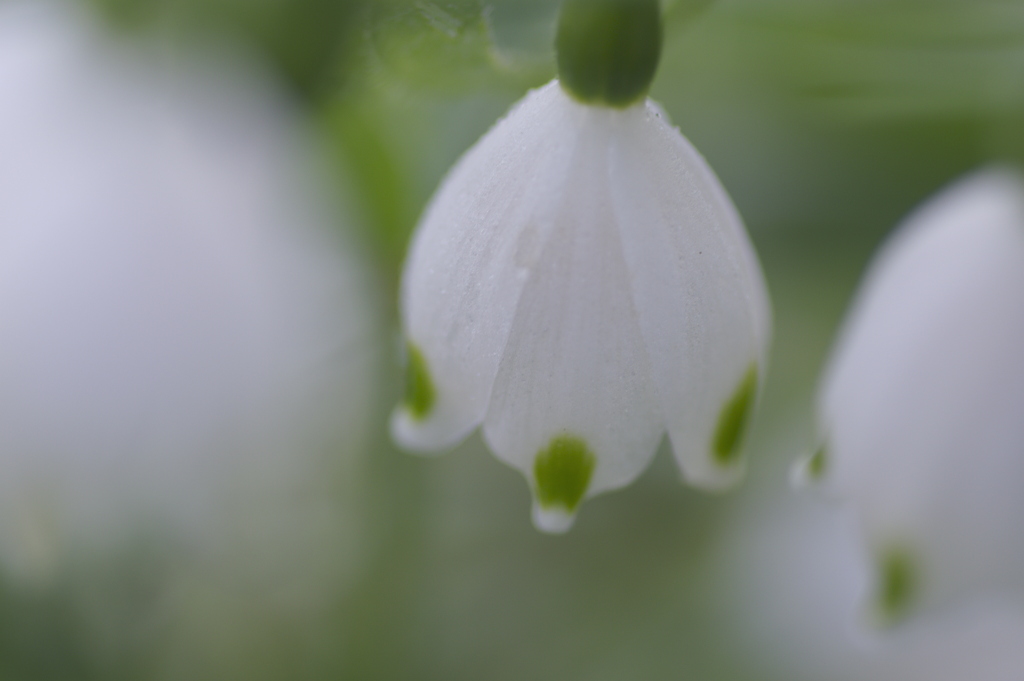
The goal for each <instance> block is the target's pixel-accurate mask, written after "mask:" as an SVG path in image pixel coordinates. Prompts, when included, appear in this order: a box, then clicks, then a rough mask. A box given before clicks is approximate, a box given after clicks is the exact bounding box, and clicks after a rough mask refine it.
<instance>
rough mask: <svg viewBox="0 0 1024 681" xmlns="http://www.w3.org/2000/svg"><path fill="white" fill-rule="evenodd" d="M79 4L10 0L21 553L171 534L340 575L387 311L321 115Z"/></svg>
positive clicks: (3, 131) (252, 572)
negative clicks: (327, 175) (339, 228)
mask: <svg viewBox="0 0 1024 681" xmlns="http://www.w3.org/2000/svg"><path fill="white" fill-rule="evenodd" d="M70 8H71V5H64V4H38V3H36V4H21V3H11V4H7V5H5V6H3V7H2V8H0V102H2V103H3V104H2V106H0V506H2V509H3V510H2V512H0V561H2V562H3V563H4V564H5V565H6V567H8V568H9V569H13V570H15V571H16V572H19V573H21V574H22V575H26V576H28V577H30V578H31V577H33V576H39V575H43V576H44V577H45V574H46V573H48V572H52V571H53V570H56V569H57V566H59V564H60V561H61V560H62V559H63V558H64V557H66V556H67V555H68V554H70V553H72V552H74V551H78V550H84V551H86V552H89V553H93V554H95V553H96V552H98V551H103V550H105V549H107V548H110V547H112V546H116V545H118V544H120V543H123V542H124V541H127V538H129V537H130V536H131V535H133V534H138V533H154V534H155V535H157V536H169V537H173V538H175V539H177V540H182V541H183V542H184V544H185V545H186V546H188V547H190V548H194V549H213V548H215V549H216V553H215V554H211V555H215V556H219V557H221V558H223V557H225V556H234V558H232V559H231V560H232V561H233V562H231V566H232V569H233V570H236V572H232V573H231V575H232V577H231V578H232V579H233V580H234V579H236V578H239V577H240V576H241V575H239V574H238V573H239V572H241V573H244V574H245V575H248V576H252V577H255V578H256V579H258V580H259V583H260V584H261V585H262V586H263V588H265V589H277V590H280V591H281V592H288V593H291V592H292V591H293V590H298V591H301V590H303V589H307V588H309V589H313V590H314V591H316V589H318V588H320V587H324V585H334V584H337V583H339V581H340V579H341V576H340V575H341V572H343V571H344V570H343V567H344V565H345V564H346V561H348V560H350V557H349V555H348V554H349V553H351V551H352V542H353V541H354V539H355V537H356V536H357V535H358V528H357V526H356V523H355V521H356V519H357V517H358V515H359V511H358V509H357V508H350V507H348V505H349V504H352V503H354V501H353V499H352V498H350V497H349V496H347V495H348V493H349V492H353V490H351V489H347V488H345V487H344V486H345V485H347V484H348V483H347V482H346V480H347V479H348V478H349V477H350V475H351V474H352V473H353V472H354V470H355V467H356V465H357V457H356V454H357V453H358V452H359V450H360V448H361V446H362V443H363V442H364V441H365V439H366V437H367V423H366V422H367V419H368V417H369V415H370V409H371V407H372V404H373V399H372V396H371V393H372V390H371V388H372V385H373V365H374V363H373V361H372V359H373V357H372V355H373V353H372V346H373V344H374V343H373V341H372V338H371V337H370V334H371V330H372V326H373V325H372V323H371V319H370V312H369V308H368V307H367V304H366V300H365V295H364V294H365V292H364V290H363V288H364V287H365V285H366V282H365V281H364V277H363V276H362V275H361V274H360V272H359V271H358V270H359V268H358V267H357V263H356V262H354V261H353V260H352V259H351V258H350V256H349V255H348V254H347V253H346V252H345V251H344V250H343V249H342V248H341V247H340V244H339V243H338V241H337V236H338V235H337V234H334V233H332V226H333V225H334V223H335V222H336V213H335V211H334V209H333V207H332V206H330V203H329V202H327V201H325V200H324V194H325V191H324V190H326V182H325V180H324V179H323V176H322V175H320V174H319V171H318V170H317V169H316V168H315V167H314V165H313V164H311V157H310V155H309V154H307V153H306V152H305V151H304V150H303V135H301V134H299V133H298V131H297V117H296V116H295V115H294V112H292V111H290V110H289V107H288V106H287V105H286V104H285V102H284V101H283V100H282V99H281V98H280V97H279V96H278V95H276V94H275V91H274V89H273V88H272V87H269V86H268V85H267V84H266V83H263V82H261V81H260V80H259V78H257V77H256V76H254V75H253V72H252V71H250V70H249V69H248V68H244V67H243V66H242V65H236V67H227V66H223V65H222V66H219V67H214V66H212V65H211V64H205V63H204V66H203V68H204V69H206V70H207V73H202V74H200V73H199V72H198V71H197V69H198V67H199V62H198V61H196V62H192V61H191V60H190V59H182V58H181V57H179V58H178V60H177V64H176V67H175V68H174V69H169V68H166V64H164V65H161V64H160V63H158V61H157V60H155V59H153V58H152V57H153V55H151V54H145V53H143V52H142V51H133V50H129V49H126V48H125V47H124V46H120V47H115V46H112V45H110V44H109V39H107V38H106V37H105V36H103V35H102V33H101V32H99V31H97V30H96V29H95V27H93V26H91V24H89V22H88V21H86V20H84V18H83V17H82V16H80V15H79V14H78V13H77V12H74V11H72V10H71V9H70ZM215 69H219V70H216V71H215ZM320 185H324V186H320ZM354 487H355V485H353V488H354ZM207 559H209V556H207ZM268 580H269V581H268ZM316 593H318V594H319V593H320V592H316ZM320 595H322V594H320ZM320 595H318V596H317V598H320Z"/></svg>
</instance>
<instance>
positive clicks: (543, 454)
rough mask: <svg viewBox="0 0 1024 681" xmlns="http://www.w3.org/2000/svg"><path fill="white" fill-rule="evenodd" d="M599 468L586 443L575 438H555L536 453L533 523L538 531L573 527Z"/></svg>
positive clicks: (566, 436)
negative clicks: (579, 508) (545, 447)
mask: <svg viewBox="0 0 1024 681" xmlns="http://www.w3.org/2000/svg"><path fill="white" fill-rule="evenodd" d="M596 465H597V459H596V458H595V457H594V454H593V452H591V451H590V448H589V447H587V444H586V442H584V441H583V440H581V439H580V438H578V437H575V436H572V435H559V436H557V437H555V438H554V439H552V440H551V444H550V445H548V448H547V449H542V450H541V451H539V452H538V453H537V458H536V459H534V463H533V481H534V494H535V495H536V501H535V504H534V508H533V522H534V524H535V525H536V526H537V529H539V530H541V531H542V532H565V531H566V530H568V529H569V528H570V527H571V526H572V524H573V521H574V519H575V517H576V509H577V508H578V507H579V505H580V502H581V501H583V497H584V496H586V493H587V489H588V488H589V487H590V480H591V478H592V477H593V475H594V468H595V467H596Z"/></svg>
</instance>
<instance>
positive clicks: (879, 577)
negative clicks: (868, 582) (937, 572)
mask: <svg viewBox="0 0 1024 681" xmlns="http://www.w3.org/2000/svg"><path fill="white" fill-rule="evenodd" d="M920 588H921V572H920V564H919V561H918V560H917V559H916V557H915V556H914V555H913V553H912V552H911V551H908V550H907V549H906V548H905V547H901V546H897V547H889V548H887V549H885V550H884V551H883V552H882V553H881V554H880V556H879V558H878V559H877V563H876V576H875V591H874V594H873V596H872V616H873V617H872V619H873V622H874V624H875V625H876V626H879V627H891V626H894V625H896V624H899V623H900V622H901V621H902V620H903V619H905V617H906V616H907V614H908V613H909V612H910V611H911V609H912V608H913V606H914V604H915V602H916V601H917V598H918V596H919V594H920Z"/></svg>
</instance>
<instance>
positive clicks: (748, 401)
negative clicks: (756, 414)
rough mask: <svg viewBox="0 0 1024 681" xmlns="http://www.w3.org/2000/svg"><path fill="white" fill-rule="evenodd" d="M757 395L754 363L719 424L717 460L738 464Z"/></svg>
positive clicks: (713, 450) (722, 463)
mask: <svg viewBox="0 0 1024 681" xmlns="http://www.w3.org/2000/svg"><path fill="white" fill-rule="evenodd" d="M756 399H757V365H756V364H751V365H750V367H749V368H748V369H747V372H746V374H744V375H743V379H742V380H741V381H740V384H739V386H738V387H737V388H736V391H735V392H734V393H733V395H732V397H731V398H729V401H728V402H726V403H725V406H723V407H722V411H721V412H720V414H719V416H718V425H717V426H716V427H715V436H714V439H713V440H712V446H711V454H712V459H713V460H714V462H715V463H716V464H718V465H719V466H721V467H723V468H725V467H732V466H733V465H735V464H736V463H737V462H738V461H739V458H740V454H741V453H742V450H743V439H744V435H746V431H747V426H748V425H749V422H750V417H751V416H752V413H753V410H754V402H755V401H756Z"/></svg>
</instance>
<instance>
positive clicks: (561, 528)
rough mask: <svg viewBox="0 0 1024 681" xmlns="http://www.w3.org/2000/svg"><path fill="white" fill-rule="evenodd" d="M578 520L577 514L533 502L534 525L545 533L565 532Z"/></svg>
mask: <svg viewBox="0 0 1024 681" xmlns="http://www.w3.org/2000/svg"><path fill="white" fill-rule="evenodd" d="M575 522H576V514H575V513H570V512H568V511H566V510H565V509H562V508H557V507H556V508H544V507H542V506H541V505H540V504H538V503H536V502H534V504H533V525H534V527H536V528H537V529H538V530H540V531H541V532H544V533H545V534H565V533H566V532H568V531H569V529H570V528H571V527H572V526H573V523H575Z"/></svg>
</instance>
